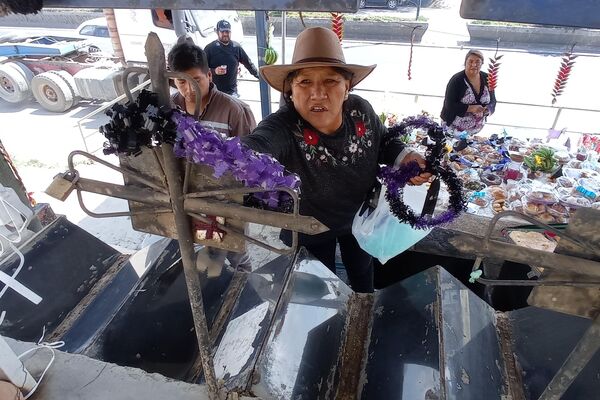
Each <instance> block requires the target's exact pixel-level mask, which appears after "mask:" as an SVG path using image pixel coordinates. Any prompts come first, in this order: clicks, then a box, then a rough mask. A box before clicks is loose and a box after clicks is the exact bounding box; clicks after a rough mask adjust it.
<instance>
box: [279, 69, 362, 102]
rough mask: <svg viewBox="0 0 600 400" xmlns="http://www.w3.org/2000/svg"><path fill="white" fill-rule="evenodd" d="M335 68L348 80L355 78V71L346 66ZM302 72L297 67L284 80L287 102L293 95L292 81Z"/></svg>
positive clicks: (284, 94)
mask: <svg viewBox="0 0 600 400" xmlns="http://www.w3.org/2000/svg"><path fill="white" fill-rule="evenodd" d="M332 68H333V70H334V71H335V72H337V73H338V74H340V75H341V76H342V77H343V78H344V79H346V80H347V81H350V82H352V78H354V73H353V72H350V71H348V70H347V69H344V68H340V67H332ZM299 73H300V69H297V70H295V71H292V72H290V73H289V74H288V76H287V77H286V78H285V80H284V81H283V98H284V99H285V102H286V103H289V102H290V101H291V96H292V81H293V80H294V78H295V77H297V76H298V74H299ZM352 89H353V88H350V91H352Z"/></svg>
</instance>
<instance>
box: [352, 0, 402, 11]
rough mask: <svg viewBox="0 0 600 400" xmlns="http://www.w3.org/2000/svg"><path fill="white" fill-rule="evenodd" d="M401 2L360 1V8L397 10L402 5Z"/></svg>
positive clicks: (381, 0)
mask: <svg viewBox="0 0 600 400" xmlns="http://www.w3.org/2000/svg"><path fill="white" fill-rule="evenodd" d="M400 3H401V1H399V0H360V2H359V3H358V6H359V7H360V8H365V7H378V8H382V7H387V8H389V9H390V10H395V9H396V8H398V6H399V5H400Z"/></svg>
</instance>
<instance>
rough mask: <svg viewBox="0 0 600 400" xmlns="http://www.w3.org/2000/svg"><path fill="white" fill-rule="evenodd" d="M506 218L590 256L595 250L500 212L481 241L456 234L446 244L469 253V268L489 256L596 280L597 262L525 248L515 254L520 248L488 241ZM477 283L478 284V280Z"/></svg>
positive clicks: (599, 272)
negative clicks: (560, 239)
mask: <svg viewBox="0 0 600 400" xmlns="http://www.w3.org/2000/svg"><path fill="white" fill-rule="evenodd" d="M507 216H513V217H518V218H521V219H524V220H526V221H529V222H532V223H533V224H536V225H538V226H541V227H543V228H545V229H548V230H550V231H552V232H556V233H558V234H559V235H560V236H561V237H563V238H564V239H566V240H570V241H572V242H573V243H576V244H578V245H580V246H582V247H584V248H586V249H589V250H591V251H593V252H594V253H597V252H598V249H596V248H595V247H593V245H591V244H588V243H583V242H581V241H580V240H577V239H575V238H572V237H570V236H569V235H567V234H565V233H564V232H559V231H557V230H556V229H555V228H553V227H551V226H549V225H545V224H543V223H540V222H539V221H537V220H535V219H533V218H531V217H528V216H526V215H523V214H521V213H518V212H515V211H504V212H501V213H498V214H496V216H494V218H492V221H491V222H490V225H489V227H488V230H487V234H486V236H485V237H484V238H483V241H482V238H481V237H479V236H475V235H470V234H467V233H461V234H460V235H457V236H455V237H453V238H450V239H449V242H450V244H451V245H453V246H454V247H455V248H456V249H458V250H459V251H462V252H465V253H470V254H473V255H475V256H476V257H477V259H476V260H475V263H474V266H473V268H474V269H477V268H478V263H480V262H481V258H484V257H491V258H497V259H502V260H506V261H513V262H517V263H521V264H528V265H537V266H540V267H544V268H548V269H552V270H558V271H568V272H571V273H574V274H578V275H584V276H586V277H591V278H597V279H600V263H598V262H595V261H590V260H586V259H582V258H579V257H573V256H568V255H564V254H557V253H549V252H546V251H541V250H534V249H526V251H516V250H517V249H520V248H521V247H520V246H516V245H513V244H510V243H505V242H501V241H498V240H491V233H492V231H493V229H494V227H495V225H496V223H497V222H498V220H500V219H501V218H504V217H507ZM480 279H481V278H480ZM477 281H478V282H479V279H478V280H477ZM492 282H495V280H484V281H482V282H481V283H482V284H488V285H492V284H493V283H492ZM500 282H501V283H500V284H501V285H507V284H508V283H507V281H500ZM515 282H518V283H517V285H520V286H522V285H524V284H525V282H530V281H515ZM531 282H533V281H531ZM537 282H540V281H537ZM542 282H549V283H551V282H552V281H551V280H550V281H542ZM592 283H593V282H592ZM542 284H543V283H542ZM535 285H540V283H534V284H532V286H535Z"/></svg>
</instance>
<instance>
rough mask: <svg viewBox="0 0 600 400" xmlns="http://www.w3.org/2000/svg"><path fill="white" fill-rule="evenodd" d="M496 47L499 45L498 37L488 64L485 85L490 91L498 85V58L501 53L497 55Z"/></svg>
mask: <svg viewBox="0 0 600 400" xmlns="http://www.w3.org/2000/svg"><path fill="white" fill-rule="evenodd" d="M498 47H500V39H497V40H496V52H495V53H494V57H492V58H491V59H490V63H489V64H488V77H487V85H488V90H489V91H490V92H493V91H494V90H496V87H497V86H498V70H499V69H500V64H501V63H500V59H501V58H502V56H503V55H502V54H500V55H498Z"/></svg>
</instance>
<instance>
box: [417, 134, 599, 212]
mask: <svg viewBox="0 0 600 400" xmlns="http://www.w3.org/2000/svg"><path fill="white" fill-rule="evenodd" d="M423 137H424V135H422V134H421V133H420V132H419V133H417V135H416V137H415V138H414V139H413V140H414V141H416V142H417V143H421V141H422V139H423ZM584 142H585V141H584ZM599 149H600V148H599V147H598V146H596V147H593V148H588V149H585V148H583V147H580V148H579V150H578V151H577V153H575V154H571V153H569V152H568V150H567V149H566V148H564V147H563V148H557V149H555V148H552V147H549V146H548V145H547V144H545V143H542V142H541V141H540V140H534V141H530V142H528V141H523V140H519V139H516V138H511V137H509V136H508V135H506V133H505V134H504V135H492V136H490V137H489V138H484V137H478V136H474V137H473V138H462V139H461V138H458V139H455V140H454V143H453V148H452V150H450V149H449V150H450V151H449V154H448V158H449V162H450V165H451V166H452V168H453V169H454V170H455V171H456V172H457V174H458V176H459V177H460V178H461V180H462V181H463V184H464V189H465V193H466V196H467V199H468V200H469V207H468V212H471V213H475V214H479V215H484V216H490V217H491V216H493V215H495V214H496V213H498V212H501V211H505V210H514V211H519V212H523V213H525V214H527V215H529V216H531V217H534V218H536V219H538V220H539V221H541V222H544V223H548V224H555V223H559V224H564V223H568V221H569V217H570V215H571V213H572V212H574V211H575V210H577V209H578V208H582V207H592V208H597V209H600V163H598V157H599V154H598V153H597V151H598V150H599Z"/></svg>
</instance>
